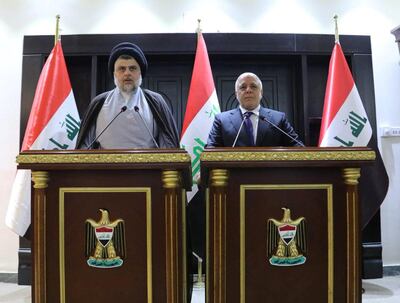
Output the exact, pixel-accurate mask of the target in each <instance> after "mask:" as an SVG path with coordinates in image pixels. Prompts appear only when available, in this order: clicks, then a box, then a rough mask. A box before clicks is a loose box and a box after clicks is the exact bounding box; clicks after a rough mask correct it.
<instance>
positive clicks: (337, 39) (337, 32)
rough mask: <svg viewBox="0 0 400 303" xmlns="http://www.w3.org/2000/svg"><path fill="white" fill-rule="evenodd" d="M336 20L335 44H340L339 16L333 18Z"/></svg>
mask: <svg viewBox="0 0 400 303" xmlns="http://www.w3.org/2000/svg"><path fill="white" fill-rule="evenodd" d="M333 20H335V43H339V29H338V15H335V16H333Z"/></svg>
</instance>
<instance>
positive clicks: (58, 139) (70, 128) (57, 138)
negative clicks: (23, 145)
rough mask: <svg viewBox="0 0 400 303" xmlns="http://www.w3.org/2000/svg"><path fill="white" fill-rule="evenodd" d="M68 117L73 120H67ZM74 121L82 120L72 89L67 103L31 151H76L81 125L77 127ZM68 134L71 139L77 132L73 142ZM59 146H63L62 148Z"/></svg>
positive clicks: (52, 119)
mask: <svg viewBox="0 0 400 303" xmlns="http://www.w3.org/2000/svg"><path fill="white" fill-rule="evenodd" d="M68 115H69V117H71V118H72V119H71V118H70V119H67V116H68ZM67 120H68V122H67ZM74 121H78V122H79V121H80V119H79V113H78V109H77V107H76V103H75V98H74V94H73V92H72V89H71V91H70V93H69V94H68V96H67V98H66V99H65V101H64V102H63V103H62V104H61V106H60V107H59V108H58V110H57V111H56V112H55V113H54V115H53V117H52V118H51V119H50V121H49V122H48V123H47V125H46V126H45V127H44V128H43V130H42V131H41V132H40V134H39V136H38V137H37V139H36V140H35V142H34V143H33V144H32V146H31V148H30V149H32V150H35V149H48V150H52V149H74V148H75V144H76V139H77V131H79V125H76V124H75V122H74ZM74 127H75V128H74ZM68 132H69V133H71V137H72V134H74V133H73V132H76V134H75V135H74V136H73V138H72V140H71V139H70V138H68V136H67V134H68ZM59 145H62V147H61V146H59Z"/></svg>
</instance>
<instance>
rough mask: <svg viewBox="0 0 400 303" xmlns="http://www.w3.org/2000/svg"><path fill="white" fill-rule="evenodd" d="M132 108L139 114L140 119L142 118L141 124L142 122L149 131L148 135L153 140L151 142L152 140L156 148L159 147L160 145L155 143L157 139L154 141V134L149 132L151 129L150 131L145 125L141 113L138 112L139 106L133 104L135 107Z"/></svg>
mask: <svg viewBox="0 0 400 303" xmlns="http://www.w3.org/2000/svg"><path fill="white" fill-rule="evenodd" d="M134 110H135V112H137V113H138V115H139V117H140V119H141V120H142V122H143V124H144V127H146V129H147V132H148V133H149V135H150V137H151V139H152V140H153V142H154V145H155V146H156V147H157V148H160V146H158V144H157V141H156V139H154V136H153V134H152V133H151V131H150V129H149V127H148V126H147V123H146V121H144V119H143V117H142V115H141V114H140V112H139V107H137V106H136V105H135V107H134Z"/></svg>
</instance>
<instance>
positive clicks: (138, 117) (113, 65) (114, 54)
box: [76, 42, 179, 149]
mask: <svg viewBox="0 0 400 303" xmlns="http://www.w3.org/2000/svg"><path fill="white" fill-rule="evenodd" d="M108 70H109V72H110V73H111V74H112V76H113V77H114V83H115V88H114V89H113V90H111V91H107V92H105V93H102V94H100V95H98V96H96V97H95V98H94V99H93V100H92V102H91V103H90V104H89V108H88V109H87V112H86V114H85V116H84V118H83V120H82V123H81V130H80V133H79V136H78V140H77V144H76V148H77V149H91V148H95V149H97V148H102V149H118V148H154V147H161V148H164V147H165V148H168V147H171V148H173V147H179V135H178V130H177V128H176V124H175V121H174V119H173V117H172V114H171V111H170V109H169V107H168V105H167V103H166V102H165V100H164V99H163V97H162V96H161V95H160V94H158V93H156V92H153V91H150V90H148V89H142V88H141V87H140V85H141V84H142V78H143V77H144V76H145V75H146V72H147V60H146V56H145V55H144V53H143V52H142V50H141V49H140V47H139V46H137V45H136V44H133V43H130V42H122V43H120V44H118V45H116V46H115V47H114V48H113V49H112V50H111V53H110V57H109V61H108ZM114 118H115V120H114V121H112V120H113V119H114ZM111 121H112V123H111V124H110V122H111Z"/></svg>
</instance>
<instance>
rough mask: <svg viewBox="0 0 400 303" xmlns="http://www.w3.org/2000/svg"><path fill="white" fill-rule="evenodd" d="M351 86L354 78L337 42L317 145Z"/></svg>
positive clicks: (333, 53) (330, 64)
mask: <svg viewBox="0 0 400 303" xmlns="http://www.w3.org/2000/svg"><path fill="white" fill-rule="evenodd" d="M353 86H354V80H353V77H352V75H351V72H350V69H349V66H348V65H347V61H346V58H345V57H344V54H343V51H342V48H341V46H340V44H339V43H335V47H334V48H333V51H332V56H331V60H330V63H329V74H328V81H327V84H326V91H325V100H324V111H323V114H322V121H321V131H320V133H319V144H318V145H320V144H321V142H322V140H323V137H324V135H325V132H326V130H327V129H328V128H329V125H330V124H331V122H332V120H333V118H334V117H335V116H336V114H337V112H338V111H339V109H340V108H341V107H342V105H343V103H344V101H345V100H346V99H347V96H348V95H349V94H350V92H351V90H352V89H353Z"/></svg>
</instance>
